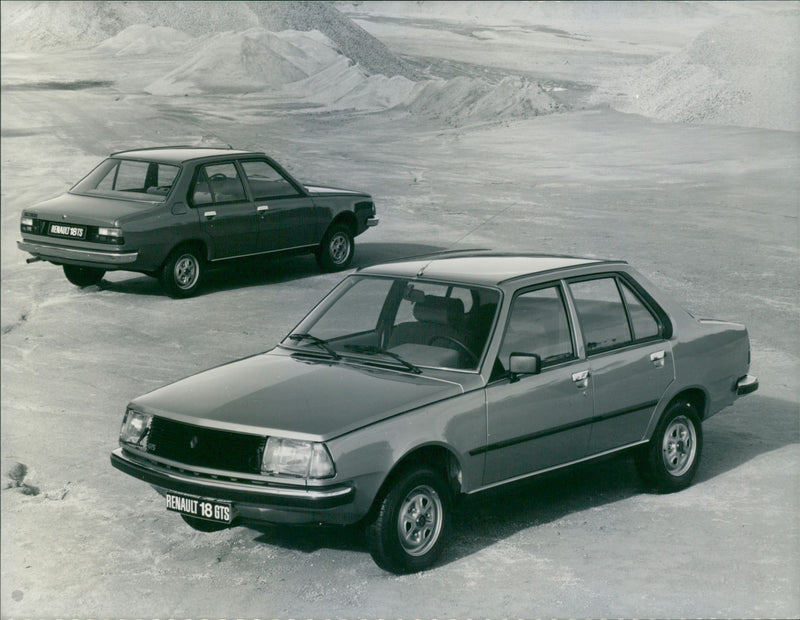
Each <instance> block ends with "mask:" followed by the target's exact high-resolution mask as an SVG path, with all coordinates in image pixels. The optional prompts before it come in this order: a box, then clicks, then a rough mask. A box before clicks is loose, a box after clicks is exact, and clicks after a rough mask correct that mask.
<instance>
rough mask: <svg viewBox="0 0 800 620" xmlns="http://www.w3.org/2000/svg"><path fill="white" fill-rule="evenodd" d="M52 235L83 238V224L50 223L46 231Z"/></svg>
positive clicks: (84, 235)
mask: <svg viewBox="0 0 800 620" xmlns="http://www.w3.org/2000/svg"><path fill="white" fill-rule="evenodd" d="M48 233H49V234H50V235H52V236H53V237H68V238H70V239H83V238H84V237H86V227H85V226H69V225H68V224H50V229H49V231H48Z"/></svg>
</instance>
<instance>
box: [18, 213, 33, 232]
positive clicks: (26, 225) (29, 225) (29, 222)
mask: <svg viewBox="0 0 800 620" xmlns="http://www.w3.org/2000/svg"><path fill="white" fill-rule="evenodd" d="M19 227H20V229H22V232H33V218H32V217H27V216H24V217H22V218H21V219H20V221H19Z"/></svg>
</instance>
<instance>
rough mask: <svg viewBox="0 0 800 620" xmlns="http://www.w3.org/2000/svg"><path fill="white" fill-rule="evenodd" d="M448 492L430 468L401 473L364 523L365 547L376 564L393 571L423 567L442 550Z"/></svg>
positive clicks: (446, 531)
mask: <svg viewBox="0 0 800 620" xmlns="http://www.w3.org/2000/svg"><path fill="white" fill-rule="evenodd" d="M450 510H451V499H450V491H449V489H448V487H447V485H446V484H445V482H444V480H443V478H442V476H440V475H439V474H438V473H436V472H435V471H434V470H433V469H431V468H429V467H420V468H416V469H409V470H407V471H406V472H404V473H403V474H401V475H400V476H399V477H398V479H397V480H396V481H395V482H394V483H393V484H392V486H391V487H390V488H389V490H388V492H387V493H386V495H385V496H384V497H383V499H382V501H381V503H380V505H379V507H378V512H377V516H376V517H375V519H374V520H373V521H372V522H371V523H370V524H369V525H368V526H367V546H368V548H369V552H370V554H371V555H372V559H373V560H375V563H376V564H377V565H378V566H380V567H381V568H383V569H384V570H387V571H389V572H392V573H396V574H403V573H413V572H417V571H420V570H424V569H426V568H428V567H429V566H431V565H432V564H433V563H434V562H435V561H436V559H437V558H438V557H439V555H440V554H441V552H442V549H443V547H444V545H445V540H446V538H447V535H448V533H449V530H450Z"/></svg>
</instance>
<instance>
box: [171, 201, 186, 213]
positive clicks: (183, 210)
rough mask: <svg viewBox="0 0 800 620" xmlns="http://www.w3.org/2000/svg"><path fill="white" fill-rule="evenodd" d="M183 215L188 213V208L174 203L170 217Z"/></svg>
mask: <svg viewBox="0 0 800 620" xmlns="http://www.w3.org/2000/svg"><path fill="white" fill-rule="evenodd" d="M184 213H189V207H187V206H186V205H185V204H183V203H182V202H176V203H175V204H174V205H172V215H183V214H184Z"/></svg>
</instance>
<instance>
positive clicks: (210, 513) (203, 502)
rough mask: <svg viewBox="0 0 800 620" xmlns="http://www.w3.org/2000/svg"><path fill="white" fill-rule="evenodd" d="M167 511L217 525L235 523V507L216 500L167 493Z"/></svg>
mask: <svg viewBox="0 0 800 620" xmlns="http://www.w3.org/2000/svg"><path fill="white" fill-rule="evenodd" d="M166 500H167V510H172V511H173V512H179V513H181V514H183V515H189V516H191V517H199V518H201V519H206V520H208V521H216V522H217V523H230V522H231V521H233V505H232V504H231V503H230V502H220V501H217V500H215V499H205V498H202V497H192V496H191V495H177V494H175V493H167V494H166Z"/></svg>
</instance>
